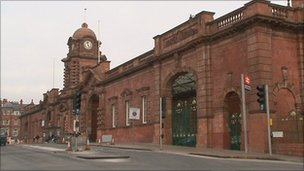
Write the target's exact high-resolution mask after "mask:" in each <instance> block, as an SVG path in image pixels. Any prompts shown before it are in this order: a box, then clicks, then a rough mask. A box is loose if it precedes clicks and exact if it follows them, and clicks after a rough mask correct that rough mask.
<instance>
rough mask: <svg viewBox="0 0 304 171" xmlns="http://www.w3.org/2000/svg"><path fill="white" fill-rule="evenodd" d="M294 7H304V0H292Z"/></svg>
mask: <svg viewBox="0 0 304 171" xmlns="http://www.w3.org/2000/svg"><path fill="white" fill-rule="evenodd" d="M291 6H292V8H304V0H291Z"/></svg>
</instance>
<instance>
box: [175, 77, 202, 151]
mask: <svg viewBox="0 0 304 171" xmlns="http://www.w3.org/2000/svg"><path fill="white" fill-rule="evenodd" d="M196 133H197V113H196V80H195V77H194V75H193V74H192V73H181V74H179V75H178V76H177V77H176V79H175V80H174V81H173V82H172V144H173V145H180V146H195V145H196Z"/></svg>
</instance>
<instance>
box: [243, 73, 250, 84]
mask: <svg viewBox="0 0 304 171" xmlns="http://www.w3.org/2000/svg"><path fill="white" fill-rule="evenodd" d="M244 77H245V78H244V82H245V84H246V85H250V84H251V80H250V78H249V77H248V76H247V75H245V76H244Z"/></svg>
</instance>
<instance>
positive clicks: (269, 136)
mask: <svg viewBox="0 0 304 171" xmlns="http://www.w3.org/2000/svg"><path fill="white" fill-rule="evenodd" d="M265 92H266V114H267V132H268V149H269V155H272V147H271V134H270V123H269V121H270V111H269V96H268V85H267V84H266V85H265Z"/></svg>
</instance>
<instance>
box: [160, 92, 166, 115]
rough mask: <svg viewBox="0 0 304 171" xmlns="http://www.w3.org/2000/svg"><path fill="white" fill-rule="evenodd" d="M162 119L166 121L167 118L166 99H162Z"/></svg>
mask: <svg viewBox="0 0 304 171" xmlns="http://www.w3.org/2000/svg"><path fill="white" fill-rule="evenodd" d="M161 102H162V104H161V106H162V118H163V119H165V118H166V97H162V101H161Z"/></svg>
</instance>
